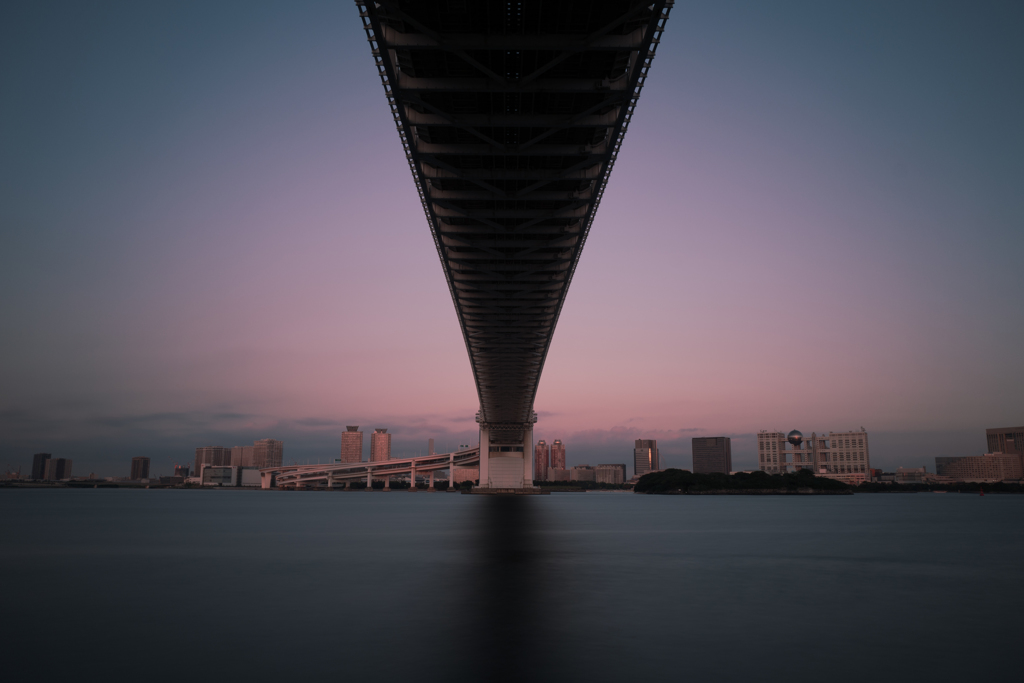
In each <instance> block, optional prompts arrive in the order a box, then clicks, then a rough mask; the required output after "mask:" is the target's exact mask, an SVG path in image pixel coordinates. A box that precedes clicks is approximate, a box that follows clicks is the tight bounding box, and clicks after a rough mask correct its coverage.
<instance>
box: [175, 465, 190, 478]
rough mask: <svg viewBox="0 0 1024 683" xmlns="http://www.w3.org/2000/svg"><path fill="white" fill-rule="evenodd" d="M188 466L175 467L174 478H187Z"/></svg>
mask: <svg viewBox="0 0 1024 683" xmlns="http://www.w3.org/2000/svg"><path fill="white" fill-rule="evenodd" d="M189 474H190V473H189V471H188V465H175V466H174V476H176V477H187V476H189Z"/></svg>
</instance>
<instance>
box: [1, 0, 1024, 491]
mask: <svg viewBox="0 0 1024 683" xmlns="http://www.w3.org/2000/svg"><path fill="white" fill-rule="evenodd" d="M1021 26H1024V4H1021V3H1019V2H1006V3H997V2H988V3H968V2H960V3H940V2H931V1H929V2H900V3H892V2H864V1H863V0H858V1H856V2H848V3H839V2H833V3H820V2H773V3H763V2H705V3H691V2H679V3H677V4H676V7H675V9H674V10H673V12H672V17H671V19H670V21H669V24H668V30H667V32H666V34H665V37H664V39H663V42H662V44H661V46H660V48H659V50H658V55H657V59H656V60H655V63H654V67H653V70H652V75H651V78H649V79H648V82H647V88H646V89H645V90H644V93H643V96H642V97H641V100H640V105H639V108H638V111H637V114H636V116H635V117H634V119H633V123H632V125H631V128H630V130H629V133H628V134H627V136H626V140H625V144H624V149H623V152H622V154H621V155H620V156H619V160H618V163H617V165H616V168H615V170H614V172H613V174H612V177H611V180H610V182H609V185H608V189H607V192H606V193H605V195H604V201H603V203H602V205H601V209H600V211H599V213H598V215H597V218H596V220H595V222H594V226H593V229H592V231H591V233H590V238H589V240H588V242H587V246H586V249H585V250H584V253H583V257H582V259H581V262H580V266H579V268H578V270H577V272H576V277H575V279H574V281H573V285H572V288H571V290H570V292H569V297H568V300H567V303H566V305H565V308H564V310H563V314H562V318H561V320H560V322H559V325H558V329H557V332H556V334H555V338H554V342H553V344H552V347H551V351H550V354H549V356H548V359H547V364H546V366H545V370H544V375H543V378H542V380H541V385H540V392H539V395H538V397H537V404H536V408H537V411H538V413H539V414H540V422H539V423H538V424H537V431H536V437H537V438H545V439H547V440H549V441H550V440H552V439H554V438H561V439H563V440H564V441H566V443H567V451H568V459H569V461H570V464H577V463H581V462H590V463H594V462H598V461H599V462H624V461H628V460H629V458H630V456H631V450H630V449H631V448H632V444H631V440H632V439H635V438H638V437H640V436H643V437H646V438H657V439H659V442H660V444H661V446H662V454H663V461H664V464H666V465H670V466H684V467H688V466H689V454H690V447H689V439H690V438H691V437H692V436H700V435H719V434H725V435H730V436H732V437H733V438H734V442H733V443H734V446H733V450H734V454H735V455H734V466H735V467H737V468H749V467H753V466H754V463H755V457H754V438H753V435H754V434H755V433H756V432H757V431H758V430H760V429H780V430H785V431H788V430H790V429H793V428H796V429H800V430H802V431H804V432H805V433H810V432H811V431H818V432H822V431H828V430H836V431H839V430H847V429H856V428H859V427H861V426H864V427H866V428H867V429H868V431H869V433H870V435H871V446H872V460H873V464H875V465H876V466H879V465H880V466H884V467H886V468H892V467H895V466H896V465H906V466H919V465H928V467H929V470H933V467H934V461H933V458H934V457H935V456H938V455H958V454H959V455H976V454H980V453H982V452H983V451H984V449H985V441H984V429H985V428H986V427H995V426H1008V425H1018V424H1021V423H1024V392H1022V387H1024V353H1022V351H1021V349H1022V348H1024V346H1022V341H1021V340H1022V339H1024V269H1022V260H1021V258H1022V254H1024V130H1022V124H1021V122H1022V121H1024V79H1022V78H1021V73H1022V68H1024V41H1021V40H1020V35H1019V30H1020V27H1021ZM0 93H2V94H0V321H2V322H0V464H4V463H10V464H11V465H18V464H21V465H22V468H23V471H27V469H28V465H29V463H30V460H31V454H32V453H34V452H37V451H47V452H52V453H53V454H54V456H55V457H70V458H73V459H74V461H75V464H74V472H75V474H76V475H82V474H87V473H89V472H96V473H97V474H100V475H126V474H127V473H128V469H129V459H130V458H131V457H132V456H135V455H149V456H151V457H153V459H154V464H153V468H154V470H155V472H156V473H158V474H167V473H169V469H170V465H171V463H173V462H189V461H191V460H192V457H193V450H194V448H195V447H196V446H200V445H224V446H232V445H237V444H246V443H251V442H252V441H253V440H254V439H257V438H264V437H267V436H270V437H276V438H281V439H284V441H285V456H286V461H288V462H291V461H292V460H299V461H306V460H312V461H316V460H317V459H320V460H327V459H330V458H333V457H335V456H336V454H337V451H338V444H339V439H340V433H341V431H342V430H343V429H344V427H343V425H345V424H359V425H361V426H362V427H363V428H364V431H367V432H369V431H372V429H373V427H381V426H386V427H389V428H390V429H391V431H393V432H394V433H395V435H396V436H395V444H394V452H396V453H399V454H402V453H409V454H412V453H415V452H417V451H418V452H424V451H425V448H426V439H427V438H428V437H434V438H436V439H437V441H438V447H439V449H440V448H443V447H444V446H446V445H450V446H454V445H456V444H458V443H470V442H471V443H476V433H475V429H474V427H475V424H474V422H473V417H474V414H475V412H476V410H477V407H478V406H477V401H476V393H475V389H474V386H473V381H472V375H471V372H470V367H469V362H468V359H467V356H466V351H465V347H464V344H463V341H462V337H461V334H460V332H459V328H458V323H457V319H456V317H455V312H454V308H453V305H452V302H451V298H450V295H449V293H448V290H447V287H446V285H445V281H444V277H443V273H442V269H441V266H440V264H439V262H438V258H437V253H436V251H435V249H434V246H433V243H432V241H431V237H430V232H429V229H428V227H427V224H426V220H425V218H424V216H423V211H422V209H421V207H420V206H419V202H418V199H417V196H416V192H415V189H414V186H413V182H412V179H411V177H410V173H409V169H408V166H407V164H406V161H405V158H404V155H403V153H402V150H401V146H400V144H399V141H398V136H397V133H396V132H395V130H394V125H393V123H392V121H391V116H390V114H389V112H388V108H387V105H386V101H385V98H384V93H383V90H382V88H381V85H380V81H379V80H378V77H377V74H376V69H375V68H374V67H373V61H372V58H371V55H370V50H369V46H368V44H367V42H366V40H365V36H364V34H363V32H362V28H361V23H360V20H359V17H358V14H357V11H356V8H355V6H354V5H353V4H352V3H350V2H347V1H342V0H339V1H330V2H288V3H284V2H279V3H256V2H248V1H247V2H235V3H229V2H219V3H210V2H191V3H188V2H166V3H158V2H148V3H133V2H124V3H115V2H105V3H104V2H95V3H73V2H67V3H45V2H33V3H6V4H5V5H4V7H3V9H0ZM367 441H368V439H367Z"/></svg>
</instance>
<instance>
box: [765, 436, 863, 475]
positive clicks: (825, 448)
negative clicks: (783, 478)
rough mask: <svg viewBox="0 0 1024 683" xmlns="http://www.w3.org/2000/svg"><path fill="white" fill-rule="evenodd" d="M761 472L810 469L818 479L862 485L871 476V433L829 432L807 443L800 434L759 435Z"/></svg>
mask: <svg viewBox="0 0 1024 683" xmlns="http://www.w3.org/2000/svg"><path fill="white" fill-rule="evenodd" d="M757 457H758V469H760V470H762V471H764V472H768V473H769V474H782V473H783V472H794V471H796V470H799V469H809V470H811V471H813V472H814V473H815V474H816V475H818V476H821V477H828V478H829V479H838V480H839V481H842V482H845V483H847V484H860V483H862V482H865V481H867V480H868V479H869V478H870V476H871V458H870V455H869V451H868V433H867V432H866V431H864V429H863V428H861V430H860V431H856V432H829V433H828V435H825V434H821V435H818V434H817V433H815V432H811V438H809V439H804V436H803V434H801V433H800V432H798V431H797V430H795V429H794V430H793V431H791V432H790V433H789V434H783V433H782V432H769V431H767V430H766V431H762V432H759V433H758V435H757Z"/></svg>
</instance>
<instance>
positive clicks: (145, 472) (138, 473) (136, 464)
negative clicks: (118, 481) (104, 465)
mask: <svg viewBox="0 0 1024 683" xmlns="http://www.w3.org/2000/svg"><path fill="white" fill-rule="evenodd" d="M129 478H130V479H131V480H132V481H138V480H139V479H149V458H145V457H142V456H136V457H134V458H132V475H131V477H129Z"/></svg>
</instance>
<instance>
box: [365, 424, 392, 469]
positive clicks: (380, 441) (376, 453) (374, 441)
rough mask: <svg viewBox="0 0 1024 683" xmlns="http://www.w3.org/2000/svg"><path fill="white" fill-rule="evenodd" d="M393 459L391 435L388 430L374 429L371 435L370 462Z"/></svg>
mask: <svg viewBox="0 0 1024 683" xmlns="http://www.w3.org/2000/svg"><path fill="white" fill-rule="evenodd" d="M390 459H391V435H390V434H388V430H387V429H382V428H378V429H374V430H373V434H370V462H379V461H381V460H390Z"/></svg>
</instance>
